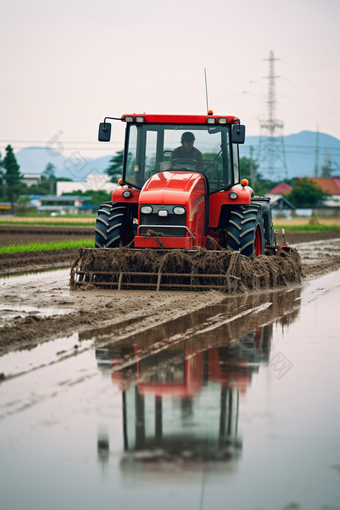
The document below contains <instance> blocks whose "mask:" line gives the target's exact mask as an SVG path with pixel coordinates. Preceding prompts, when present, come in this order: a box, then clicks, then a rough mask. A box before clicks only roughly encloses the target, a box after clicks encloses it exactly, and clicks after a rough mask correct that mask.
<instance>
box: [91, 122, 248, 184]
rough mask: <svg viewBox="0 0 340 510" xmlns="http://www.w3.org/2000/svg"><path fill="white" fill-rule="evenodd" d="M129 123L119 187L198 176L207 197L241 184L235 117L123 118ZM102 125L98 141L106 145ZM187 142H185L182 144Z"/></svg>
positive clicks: (241, 132)
mask: <svg viewBox="0 0 340 510" xmlns="http://www.w3.org/2000/svg"><path fill="white" fill-rule="evenodd" d="M121 120H122V121H125V122H126V124H127V127H126V138H125V151H124V165H123V177H122V178H123V182H124V183H125V184H127V185H129V186H132V187H133V188H136V189H142V187H143V185H144V184H145V182H146V181H147V180H148V179H149V178H150V177H151V176H152V175H154V174H156V173H159V172H164V171H166V170H186V171H194V172H200V173H202V174H204V175H205V176H206V178H207V182H208V189H209V194H211V193H215V192H216V191H220V190H223V189H228V188H230V187H231V186H233V185H234V184H237V183H239V182H240V169H239V154H238V144H239V143H244V138H245V128H244V126H240V125H239V124H240V121H239V119H237V118H236V117H220V116H213V115H212V114H210V115H200V116H197V115H123V116H122V118H121ZM108 126H110V125H109V124H107V123H105V121H104V123H102V124H100V128H99V140H103V141H108V137H107V131H108ZM186 137H187V138H188V137H189V140H186Z"/></svg>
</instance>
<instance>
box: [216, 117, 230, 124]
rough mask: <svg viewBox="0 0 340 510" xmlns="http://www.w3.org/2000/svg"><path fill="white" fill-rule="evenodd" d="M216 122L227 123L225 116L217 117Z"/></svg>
mask: <svg viewBox="0 0 340 510" xmlns="http://www.w3.org/2000/svg"><path fill="white" fill-rule="evenodd" d="M218 123H219V124H227V123H228V119H227V118H226V117H220V118H219V119H218Z"/></svg>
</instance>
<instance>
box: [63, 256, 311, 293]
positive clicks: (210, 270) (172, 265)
mask: <svg viewBox="0 0 340 510" xmlns="http://www.w3.org/2000/svg"><path fill="white" fill-rule="evenodd" d="M137 273H138V274H137ZM301 279H302V265H301V259H300V256H299V254H298V252H297V251H296V250H295V249H294V248H291V249H289V250H285V249H279V250H278V251H277V253H276V254H273V255H261V256H259V257H256V258H255V259H254V260H251V259H249V258H248V257H245V256H244V255H241V254H240V253H239V252H232V251H229V250H223V251H207V250H205V249H202V248H200V249H197V250H195V251H194V252H186V251H182V250H171V251H168V252H164V251H158V250H152V249H150V250H133V249H128V248H113V249H86V248H80V249H79V252H78V257H77V259H76V260H75V261H74V264H73V267H72V269H71V278H70V285H71V288H73V289H76V288H79V287H80V288H82V287H85V288H86V287H88V286H89V285H90V286H92V285H95V286H100V287H102V286H109V287H111V288H124V289H126V288H130V289H132V288H149V289H152V290H155V287H156V286H157V285H158V288H159V289H160V290H209V289H213V288H215V289H219V290H222V291H224V292H227V293H242V292H247V291H256V290H261V289H270V288H276V287H284V286H287V285H291V284H298V283H300V282H301Z"/></svg>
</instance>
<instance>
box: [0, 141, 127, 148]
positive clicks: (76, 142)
mask: <svg viewBox="0 0 340 510" xmlns="http://www.w3.org/2000/svg"><path fill="white" fill-rule="evenodd" d="M0 143H43V144H45V146H46V144H47V143H48V142H46V140H0ZM62 143H63V145H64V144H65V143H75V144H78V143H81V144H83V143H84V144H92V143H100V144H101V143H102V142H98V140H95V141H94V142H83V141H81V142H79V141H77V140H74V141H70V140H62ZM111 144H119V145H122V144H121V143H120V142H110V145H111ZM42 148H43V147H42Z"/></svg>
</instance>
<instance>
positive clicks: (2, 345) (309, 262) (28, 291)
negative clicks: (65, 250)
mask: <svg viewBox="0 0 340 510" xmlns="http://www.w3.org/2000/svg"><path fill="white" fill-rule="evenodd" d="M296 246H297V247H298V248H299V251H300V253H301V256H302V262H303V270H304V273H305V274H306V275H307V277H308V281H310V280H311V279H312V278H315V276H318V275H319V274H324V273H326V272H329V271H332V270H333V271H334V270H337V269H339V268H340V255H339V254H340V239H334V240H331V241H328V242H327V244H325V243H324V241H316V242H313V243H300V244H299V245H296ZM68 278H69V273H68V271H59V272H54V273H53V272H52V273H45V274H38V275H27V276H24V277H18V278H17V277H13V278H7V279H0V290H1V297H0V304H2V303H3V304H7V305H10V307H11V308H14V309H15V306H16V305H17V306H18V308H19V307H20V306H23V305H27V306H34V307H38V308H44V307H50V308H53V309H55V313H54V314H52V315H51V316H50V317H41V316H40V314H39V313H37V314H31V315H28V316H27V315H26V316H24V317H22V316H20V313H19V312H18V316H17V317H16V318H14V319H13V317H12V319H10V318H9V319H8V320H7V319H6V320H5V326H4V327H3V328H0V355H3V354H5V353H6V352H10V351H11V350H20V349H32V348H33V347H34V346H36V345H38V344H39V343H42V342H45V341H49V340H55V339H56V338H63V337H66V336H70V335H72V334H73V333H74V332H75V331H76V332H79V333H81V334H83V333H84V332H86V331H88V332H89V334H91V331H94V330H98V329H100V328H103V327H108V328H110V327H111V326H114V327H116V326H117V327H118V325H119V324H120V325H123V324H124V322H125V323H126V321H129V320H135V321H136V326H135V330H133V329H132V331H131V332H130V330H129V334H130V333H131V334H134V332H135V333H138V328H139V327H140V325H141V323H142V320H145V321H147V324H148V329H149V330H151V329H152V328H153V327H155V326H157V325H159V324H161V323H163V322H167V321H171V320H175V319H177V318H179V317H183V316H185V315H187V314H190V313H192V312H194V311H195V310H199V309H203V308H204V307H205V306H209V305H217V304H219V303H221V302H222V301H223V300H224V299H225V295H223V294H221V293H219V292H217V291H210V292H203V293H197V292H192V293H189V292H180V293H178V292H167V291H163V292H160V293H156V292H152V291H147V292H145V291H144V292H143V291H120V292H117V291H110V290H107V291H105V290H94V291H91V292H82V291H77V292H72V291H70V289H69V286H68ZM65 308H68V309H72V312H71V313H69V314H67V315H63V316H61V315H60V311H61V310H64V309H65Z"/></svg>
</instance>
